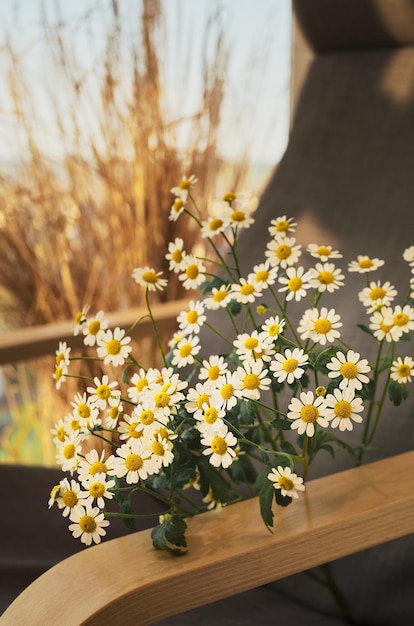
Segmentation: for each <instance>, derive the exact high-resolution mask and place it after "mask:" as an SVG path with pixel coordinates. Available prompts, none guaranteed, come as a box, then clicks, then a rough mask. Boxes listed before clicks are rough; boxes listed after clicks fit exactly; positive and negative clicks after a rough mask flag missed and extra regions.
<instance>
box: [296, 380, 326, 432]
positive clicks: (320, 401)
mask: <svg viewBox="0 0 414 626" xmlns="http://www.w3.org/2000/svg"><path fill="white" fill-rule="evenodd" d="M325 411H326V409H325V400H324V398H323V397H322V396H318V397H316V399H315V398H314V395H313V392H312V391H302V393H301V394H300V396H299V398H292V400H291V402H290V404H289V406H288V413H287V417H288V419H290V420H293V423H292V424H291V426H290V427H291V428H292V429H293V430H297V431H298V434H299V435H303V434H304V433H306V435H307V436H308V437H313V435H314V434H315V424H319V426H322V427H323V428H326V427H327V426H329V423H328V422H327V420H326V419H325V418H324V414H325Z"/></svg>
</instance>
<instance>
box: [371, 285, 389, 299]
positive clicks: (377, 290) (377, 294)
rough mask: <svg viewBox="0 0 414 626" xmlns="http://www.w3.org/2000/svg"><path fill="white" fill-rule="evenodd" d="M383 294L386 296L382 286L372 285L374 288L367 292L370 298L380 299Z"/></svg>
mask: <svg viewBox="0 0 414 626" xmlns="http://www.w3.org/2000/svg"><path fill="white" fill-rule="evenodd" d="M384 296H386V291H385V289H383V288H382V287H374V289H371V291H370V292H369V297H370V298H371V300H382V298H384Z"/></svg>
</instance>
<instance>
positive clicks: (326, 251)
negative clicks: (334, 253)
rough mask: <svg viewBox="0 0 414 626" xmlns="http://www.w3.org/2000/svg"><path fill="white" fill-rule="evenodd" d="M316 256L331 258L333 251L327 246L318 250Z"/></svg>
mask: <svg viewBox="0 0 414 626" xmlns="http://www.w3.org/2000/svg"><path fill="white" fill-rule="evenodd" d="M316 254H319V256H330V254H331V250H330V248H328V247H327V246H319V248H318V249H317V250H316Z"/></svg>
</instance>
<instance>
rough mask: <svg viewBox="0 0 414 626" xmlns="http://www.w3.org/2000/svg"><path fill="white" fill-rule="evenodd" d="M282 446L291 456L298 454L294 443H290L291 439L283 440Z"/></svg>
mask: <svg viewBox="0 0 414 626" xmlns="http://www.w3.org/2000/svg"><path fill="white" fill-rule="evenodd" d="M280 447H281V448H282V450H283V452H287V453H288V454H290V455H291V456H296V455H297V454H298V453H297V452H296V448H295V446H294V445H293V444H292V443H290V441H286V440H285V441H282V443H281V444H280Z"/></svg>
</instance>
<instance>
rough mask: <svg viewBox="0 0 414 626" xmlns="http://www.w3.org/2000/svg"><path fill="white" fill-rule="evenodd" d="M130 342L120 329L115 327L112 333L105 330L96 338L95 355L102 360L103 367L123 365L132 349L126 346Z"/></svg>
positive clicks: (129, 338)
mask: <svg viewBox="0 0 414 626" xmlns="http://www.w3.org/2000/svg"><path fill="white" fill-rule="evenodd" d="M130 341H131V337H129V336H128V335H126V334H125V331H124V330H122V329H121V328H118V327H117V328H115V329H114V331H112V330H105V331H104V332H103V333H101V334H100V335H99V337H98V338H97V343H98V348H97V354H98V356H99V357H100V358H101V359H103V362H104V363H105V365H109V364H112V365H114V366H115V367H116V366H118V365H123V364H124V363H125V359H127V358H128V355H129V353H130V352H131V350H132V347H131V346H130V345H128V344H129V343H130Z"/></svg>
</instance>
